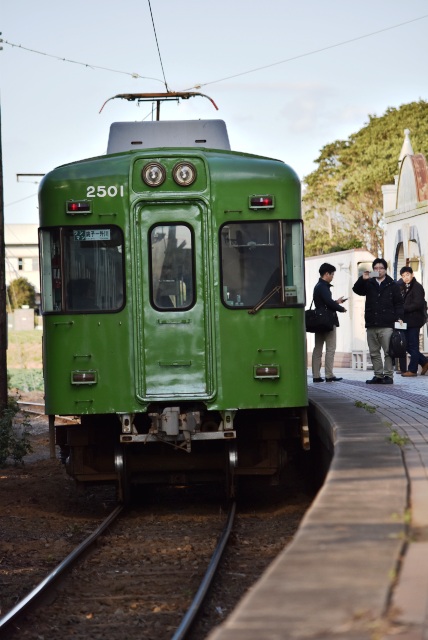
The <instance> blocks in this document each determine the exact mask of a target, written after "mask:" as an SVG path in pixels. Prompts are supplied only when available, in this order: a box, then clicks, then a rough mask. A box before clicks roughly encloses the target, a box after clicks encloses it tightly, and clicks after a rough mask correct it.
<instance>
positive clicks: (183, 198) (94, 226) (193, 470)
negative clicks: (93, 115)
mask: <svg viewBox="0 0 428 640" xmlns="http://www.w3.org/2000/svg"><path fill="white" fill-rule="evenodd" d="M131 95H134V94H131ZM166 96H167V94H166ZM166 96H165V98H166ZM120 97H122V96H120ZM126 97H127V99H132V98H130V97H129V95H127V96H126ZM135 99H137V100H144V99H145V94H135ZM152 99H153V98H152ZM161 99H162V98H161V97H159V95H158V96H157V98H156V100H157V101H159V100H161ZM39 208H40V230H39V234H40V262H41V299H42V314H43V359H44V365H43V366H44V381H45V411H46V413H47V414H48V415H49V419H50V425H51V434H52V438H53V437H54V438H55V444H56V445H57V446H58V447H59V451H60V457H61V460H62V462H63V463H64V464H65V466H66V470H67V472H68V473H69V474H70V475H71V476H72V477H73V478H74V479H75V480H76V481H77V482H78V483H81V484H83V485H85V484H89V483H102V482H111V483H116V484H117V487H118V496H119V499H120V500H123V501H126V500H128V499H129V495H130V491H131V488H132V487H133V486H134V485H138V484H150V483H155V484H159V483H171V484H178V483H179V484H187V483H192V482H195V483H199V482H216V481H221V482H224V483H225V485H226V487H227V492H228V494H229V495H233V494H234V492H235V487H236V483H237V481H238V479H239V478H241V477H247V478H252V479H253V480H254V479H255V480H256V481H257V482H265V483H271V484H272V483H278V482H279V481H280V479H281V475H282V474H283V472H284V470H286V467H287V464H288V460H289V458H290V456H292V455H293V452H294V451H295V450H296V446H298V447H299V449H300V448H301V447H302V445H303V447H304V448H307V447H308V427H307V381H306V334H305V323H304V308H305V287H304V250H303V227H302V220H301V208H300V183H299V180H298V177H297V176H296V174H295V172H294V171H293V170H292V169H291V168H290V167H289V166H287V165H286V164H284V163H283V162H282V161H279V160H273V159H269V158H265V157H259V156H256V155H251V154H247V153H239V152H234V151H231V150H230V145H229V139H228V135H227V131H226V127H225V124H224V122H222V121H221V120H196V121H177V122H172V121H162V120H156V121H151V122H122V123H114V124H113V125H112V126H111V129H110V138H109V145H108V150H107V155H105V156H102V157H95V158H89V159H85V160H82V161H78V162H73V163H71V164H67V165H64V166H60V167H58V168H56V169H54V170H53V171H51V172H50V173H48V174H47V175H46V176H45V177H44V179H43V181H42V183H41V185H40V190H39ZM55 416H75V417H76V418H77V421H76V422H71V421H69V422H65V421H64V420H61V421H60V420H57V422H58V424H56V423H55V420H56V418H55ZM53 434H54V435H53ZM51 444H52V445H53V443H51Z"/></svg>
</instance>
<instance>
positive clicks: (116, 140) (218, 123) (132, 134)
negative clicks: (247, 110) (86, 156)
mask: <svg viewBox="0 0 428 640" xmlns="http://www.w3.org/2000/svg"><path fill="white" fill-rule="evenodd" d="M156 147H206V148H207V149H222V150H227V151H230V142H229V136H228V134H227V128H226V123H225V122H224V121H223V120H155V121H150V122H113V124H112V125H111V126H110V135H109V140H108V146H107V153H108V154H110V153H120V152H122V151H137V150H140V149H152V148H156Z"/></svg>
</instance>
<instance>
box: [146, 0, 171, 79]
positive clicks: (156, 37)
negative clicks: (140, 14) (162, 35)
mask: <svg viewBox="0 0 428 640" xmlns="http://www.w3.org/2000/svg"><path fill="white" fill-rule="evenodd" d="M147 2H148V3H149V9H150V15H151V18H152V25H153V32H154V34H155V40H156V46H157V48H158V54H159V61H160V65H161V69H162V74H163V80H164V84H165V89H166V90H167V91H169V88H168V84H167V81H166V77H165V71H164V68H163V62H162V56H161V52H160V48H159V42H158V36H157V33H156V27H155V21H154V18H153V11H152V5H151V3H150V0H147Z"/></svg>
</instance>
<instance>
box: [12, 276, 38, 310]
mask: <svg viewBox="0 0 428 640" xmlns="http://www.w3.org/2000/svg"><path fill="white" fill-rule="evenodd" d="M23 305H28V306H29V307H30V309H34V307H35V306H36V289H35V287H34V285H32V284H31V282H29V281H28V280H27V278H16V279H15V280H12V281H11V283H10V284H9V286H8V287H7V306H8V310H9V311H10V310H12V311H13V310H14V309H20V308H21V307H22V306H23Z"/></svg>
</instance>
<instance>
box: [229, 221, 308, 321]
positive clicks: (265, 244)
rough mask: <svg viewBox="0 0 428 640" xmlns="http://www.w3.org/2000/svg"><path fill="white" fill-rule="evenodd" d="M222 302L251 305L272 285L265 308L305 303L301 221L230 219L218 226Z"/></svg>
mask: <svg viewBox="0 0 428 640" xmlns="http://www.w3.org/2000/svg"><path fill="white" fill-rule="evenodd" d="M220 254H221V281H222V302H223V304H224V305H225V306H227V307H229V308H234V309H235V308H242V307H244V308H251V307H253V306H254V305H255V304H257V303H258V302H260V300H262V299H263V298H264V297H265V296H268V295H269V294H270V293H272V292H273V291H274V289H275V287H278V286H279V287H280V289H279V290H278V291H276V292H274V293H273V295H272V296H271V297H270V298H269V299H268V300H267V301H266V303H265V305H264V306H265V307H281V306H294V305H302V304H304V269H303V265H304V260H303V234H302V225H301V222H300V221H292V222H291V221H290V222H285V221H280V220H276V221H270V222H265V221H263V222H229V223H227V224H225V225H223V226H222V227H221V229H220Z"/></svg>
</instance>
